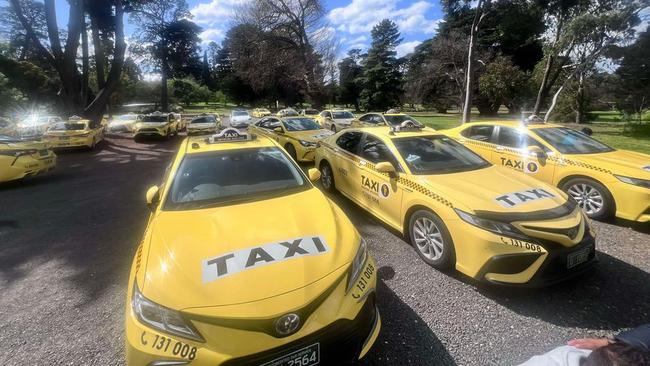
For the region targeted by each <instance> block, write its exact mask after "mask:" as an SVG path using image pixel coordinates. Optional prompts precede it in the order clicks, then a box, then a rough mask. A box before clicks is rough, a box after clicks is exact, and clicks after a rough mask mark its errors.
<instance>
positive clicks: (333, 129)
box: [330, 123, 336, 133]
mask: <svg viewBox="0 0 650 366" xmlns="http://www.w3.org/2000/svg"><path fill="white" fill-rule="evenodd" d="M330 130H332V132H334V133H336V125H335V124H333V123H332V126H331V127H330Z"/></svg>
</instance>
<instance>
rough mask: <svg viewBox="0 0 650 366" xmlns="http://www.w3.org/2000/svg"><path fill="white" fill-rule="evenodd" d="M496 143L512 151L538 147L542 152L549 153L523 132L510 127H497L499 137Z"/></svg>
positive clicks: (544, 147)
mask: <svg viewBox="0 0 650 366" xmlns="http://www.w3.org/2000/svg"><path fill="white" fill-rule="evenodd" d="M497 141H498V142H497V143H498V144H499V145H501V146H506V147H511V148H514V149H525V148H526V147H527V146H539V147H540V148H541V149H542V150H545V151H547V152H548V151H549V149H548V148H547V147H546V146H544V145H542V144H541V143H540V142H539V141H537V140H535V139H534V138H532V137H530V136H528V134H527V133H526V132H525V131H518V130H516V129H514V128H511V127H503V126H501V127H499V136H498V138H497Z"/></svg>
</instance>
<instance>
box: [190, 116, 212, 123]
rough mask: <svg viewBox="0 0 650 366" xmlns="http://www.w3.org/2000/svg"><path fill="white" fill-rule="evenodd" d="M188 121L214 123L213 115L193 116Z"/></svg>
mask: <svg viewBox="0 0 650 366" xmlns="http://www.w3.org/2000/svg"><path fill="white" fill-rule="evenodd" d="M190 123H214V117H201V118H195V119H193V120H192V122H190Z"/></svg>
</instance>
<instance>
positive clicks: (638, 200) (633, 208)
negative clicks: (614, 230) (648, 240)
mask: <svg viewBox="0 0 650 366" xmlns="http://www.w3.org/2000/svg"><path fill="white" fill-rule="evenodd" d="M607 188H608V189H609V190H610V192H611V193H612V196H613V197H614V201H615V202H616V216H617V217H620V218H622V219H625V220H631V221H638V222H650V189H648V188H644V187H639V186H635V185H632V184H627V183H623V182H620V181H617V182H614V183H612V184H608V186H607Z"/></svg>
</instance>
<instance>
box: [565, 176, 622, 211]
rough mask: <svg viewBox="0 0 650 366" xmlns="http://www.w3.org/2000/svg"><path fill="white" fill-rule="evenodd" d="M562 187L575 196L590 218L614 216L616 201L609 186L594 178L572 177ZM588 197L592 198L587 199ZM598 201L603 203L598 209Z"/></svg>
mask: <svg viewBox="0 0 650 366" xmlns="http://www.w3.org/2000/svg"><path fill="white" fill-rule="evenodd" d="M560 189H562V190H563V191H564V192H565V193H566V194H568V195H569V196H571V197H573V199H575V200H576V201H577V202H578V205H580V207H582V209H583V210H584V212H585V214H586V215H587V216H588V217H589V218H590V219H594V220H604V219H608V218H610V217H612V216H614V213H615V212H616V202H615V201H614V197H613V196H612V194H611V193H610V192H609V190H608V189H607V187H605V186H604V185H602V184H601V183H600V182H597V181H595V180H593V179H589V178H572V179H569V180H567V181H566V182H564V183H563V184H562V185H561V186H560ZM592 192H593V193H592ZM590 195H592V196H590ZM599 197H600V199H599ZM586 198H590V199H587V200H586ZM598 203H601V205H600V207H599V208H598V209H596V208H597V206H598Z"/></svg>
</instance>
